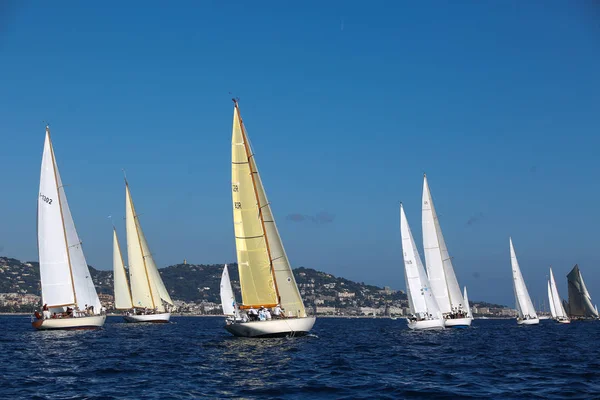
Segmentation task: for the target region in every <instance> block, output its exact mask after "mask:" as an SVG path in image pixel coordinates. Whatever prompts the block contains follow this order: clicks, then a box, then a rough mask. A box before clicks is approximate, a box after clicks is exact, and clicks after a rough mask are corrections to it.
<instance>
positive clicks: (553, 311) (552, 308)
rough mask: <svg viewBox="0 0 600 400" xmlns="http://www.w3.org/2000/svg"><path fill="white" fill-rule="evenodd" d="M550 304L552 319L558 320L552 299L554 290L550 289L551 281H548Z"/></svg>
mask: <svg viewBox="0 0 600 400" xmlns="http://www.w3.org/2000/svg"><path fill="white" fill-rule="evenodd" d="M548 304H550V314H551V315H552V318H556V317H557V315H556V308H555V307H554V299H553V298H552V288H551V287H550V281H548Z"/></svg>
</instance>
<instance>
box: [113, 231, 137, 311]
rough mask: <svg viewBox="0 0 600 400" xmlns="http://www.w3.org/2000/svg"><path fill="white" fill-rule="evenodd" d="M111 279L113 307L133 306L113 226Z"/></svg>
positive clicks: (127, 308)
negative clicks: (112, 282) (112, 283)
mask: <svg viewBox="0 0 600 400" xmlns="http://www.w3.org/2000/svg"><path fill="white" fill-rule="evenodd" d="M113 281H114V292H115V308H116V309H117V310H130V309H131V308H132V307H133V303H132V302H131V292H130V291H129V283H127V272H126V271H125V265H124V263H123V255H122V254H121V247H120V246H119V239H118V238H117V230H116V229H115V228H114V227H113Z"/></svg>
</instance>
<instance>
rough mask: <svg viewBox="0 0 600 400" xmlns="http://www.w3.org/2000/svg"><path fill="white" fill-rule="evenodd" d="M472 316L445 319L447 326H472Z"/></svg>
mask: <svg viewBox="0 0 600 400" xmlns="http://www.w3.org/2000/svg"><path fill="white" fill-rule="evenodd" d="M471 322H473V319H472V318H454V319H446V320H444V325H445V326H446V328H467V327H469V326H471Z"/></svg>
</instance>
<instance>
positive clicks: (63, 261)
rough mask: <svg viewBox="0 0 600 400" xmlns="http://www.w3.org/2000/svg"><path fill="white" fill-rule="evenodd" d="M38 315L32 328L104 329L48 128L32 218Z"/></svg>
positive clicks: (100, 311)
mask: <svg viewBox="0 0 600 400" xmlns="http://www.w3.org/2000/svg"><path fill="white" fill-rule="evenodd" d="M37 222H38V224H37V227H38V229H37V231H38V232H37V236H38V251H39V257H40V279H41V286H42V303H43V304H44V309H43V312H42V314H39V313H37V312H36V314H35V318H34V319H33V320H32V325H33V327H34V328H36V329H40V330H43V329H93V328H100V327H102V326H103V325H104V320H105V319H106V315H102V314H103V313H102V310H101V308H102V305H101V304H100V300H99V299H98V294H97V293H96V288H95V286H94V282H93V281H92V277H91V275H90V271H89V269H88V265H87V262H86V260H85V256H84V255H83V250H82V248H81V240H80V239H79V236H78V235H77V230H76V229H75V223H74V222H73V217H72V216H71V211H70V209H69V204H68V203H67V195H66V193H65V189H64V186H63V183H62V181H61V178H60V173H59V172H58V166H57V164H56V159H55V156H54V149H53V147H52V141H51V139H50V128H49V127H48V126H46V139H45V142H44V153H43V155H42V168H41V173H40V192H39V195H38V213H37Z"/></svg>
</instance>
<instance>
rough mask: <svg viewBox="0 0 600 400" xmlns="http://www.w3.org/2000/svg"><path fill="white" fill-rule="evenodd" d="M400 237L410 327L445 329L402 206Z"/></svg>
mask: <svg viewBox="0 0 600 400" xmlns="http://www.w3.org/2000/svg"><path fill="white" fill-rule="evenodd" d="M400 236H401V237H402V254H403V260H404V280H405V281H406V295H407V297H408V305H409V308H410V312H411V314H412V315H411V316H409V317H408V318H406V320H407V322H408V327H409V328H410V329H415V330H432V329H444V318H443V316H442V313H441V311H440V309H439V307H438V304H437V302H436V300H435V297H434V296H433V293H432V291H431V287H430V284H429V279H428V278H427V274H426V273H425V268H424V267H423V263H422V262H421V257H420V256H419V252H418V251H417V246H416V245H415V240H414V238H413V236H412V232H411V231H410V226H409V225H408V220H407V219H406V214H405V213H404V207H403V206H402V204H400Z"/></svg>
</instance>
